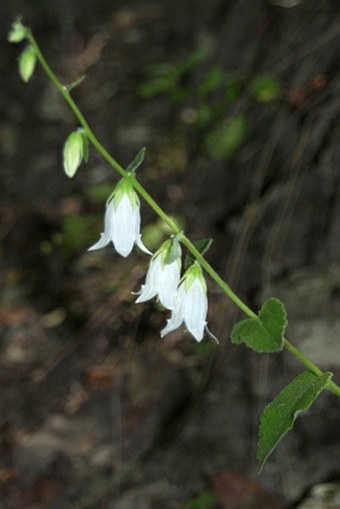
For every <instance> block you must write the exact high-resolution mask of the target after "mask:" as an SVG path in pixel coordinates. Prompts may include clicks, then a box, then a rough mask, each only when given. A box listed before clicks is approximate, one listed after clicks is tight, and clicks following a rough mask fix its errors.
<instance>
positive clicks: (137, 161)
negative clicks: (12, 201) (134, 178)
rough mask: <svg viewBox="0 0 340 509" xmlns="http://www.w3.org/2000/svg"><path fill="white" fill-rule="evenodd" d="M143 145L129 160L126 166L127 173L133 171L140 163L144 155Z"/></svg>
mask: <svg viewBox="0 0 340 509" xmlns="http://www.w3.org/2000/svg"><path fill="white" fill-rule="evenodd" d="M145 150H146V149H145V147H143V148H141V149H140V151H139V152H138V154H137V155H136V157H135V158H134V159H133V161H131V163H130V164H129V166H128V167H127V169H126V171H127V173H134V172H135V171H136V170H137V169H138V168H139V167H140V165H141V164H142V162H143V161H144V157H145Z"/></svg>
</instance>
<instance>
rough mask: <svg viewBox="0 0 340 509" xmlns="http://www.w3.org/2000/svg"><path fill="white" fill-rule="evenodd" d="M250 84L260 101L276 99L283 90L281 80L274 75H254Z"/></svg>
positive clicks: (265, 101)
mask: <svg viewBox="0 0 340 509" xmlns="http://www.w3.org/2000/svg"><path fill="white" fill-rule="evenodd" d="M249 86H250V89H251V91H252V93H253V94H254V96H255V99H256V100H257V101H258V102H260V103H267V102H270V101H273V100H275V99H276V98H277V97H278V95H279V94H280V91H281V85H280V82H279V81H278V80H277V79H276V78H275V77H274V76H266V75H258V76H254V77H253V78H252V79H251V81H250V83H249Z"/></svg>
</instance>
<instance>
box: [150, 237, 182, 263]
mask: <svg viewBox="0 0 340 509" xmlns="http://www.w3.org/2000/svg"><path fill="white" fill-rule="evenodd" d="M181 254H182V251H181V247H180V245H179V242H178V240H177V239H176V238H172V239H168V240H166V241H165V242H163V244H162V245H161V247H160V248H159V249H158V251H157V252H156V253H155V257H156V256H161V257H162V259H161V261H162V265H163V267H164V266H165V265H169V264H170V263H172V262H174V261H176V260H177V261H178V262H179V263H180V261H181Z"/></svg>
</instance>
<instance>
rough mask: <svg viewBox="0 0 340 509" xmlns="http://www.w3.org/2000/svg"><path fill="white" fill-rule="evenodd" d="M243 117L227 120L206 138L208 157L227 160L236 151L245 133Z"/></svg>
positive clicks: (244, 118) (245, 123)
mask: <svg viewBox="0 0 340 509" xmlns="http://www.w3.org/2000/svg"><path fill="white" fill-rule="evenodd" d="M247 124H248V123H247V119H246V117H245V115H243V114H241V115H235V116H234V117H231V118H229V119H227V120H226V121H225V122H223V123H222V124H221V125H219V126H218V127H217V128H216V129H213V130H212V131H211V132H210V133H209V134H208V135H207V138H206V146H207V150H208V152H209V154H210V156H211V157H212V158H214V159H217V160H220V159H228V158H230V157H231V156H232V155H233V154H234V153H235V152H236V150H238V149H239V148H240V147H241V145H242V143H243V142H244V138H245V136H246V132H247Z"/></svg>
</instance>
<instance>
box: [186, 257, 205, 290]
mask: <svg viewBox="0 0 340 509" xmlns="http://www.w3.org/2000/svg"><path fill="white" fill-rule="evenodd" d="M196 279H199V280H200V283H201V285H202V286H203V288H204V289H205V290H206V289H207V286H206V282H205V280H204V277H203V272H202V268H201V266H200V264H199V263H198V262H194V263H193V264H192V265H190V267H189V268H188V269H187V270H186V272H185V274H184V276H183V281H184V285H185V290H186V291H188V290H189V288H190V286H191V285H192V284H193V282H194V281H195V280H196Z"/></svg>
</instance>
